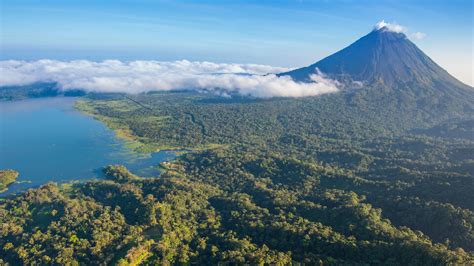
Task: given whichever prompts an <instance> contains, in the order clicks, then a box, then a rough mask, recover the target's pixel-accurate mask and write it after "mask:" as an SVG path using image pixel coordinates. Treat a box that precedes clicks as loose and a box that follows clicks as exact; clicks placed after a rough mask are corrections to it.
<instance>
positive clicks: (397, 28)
mask: <svg viewBox="0 0 474 266" xmlns="http://www.w3.org/2000/svg"><path fill="white" fill-rule="evenodd" d="M374 29H375V30H380V29H385V30H388V31H393V32H397V33H401V32H405V28H404V27H403V26H401V25H399V24H397V23H387V22H385V20H382V21H379V22H377V24H375V26H374Z"/></svg>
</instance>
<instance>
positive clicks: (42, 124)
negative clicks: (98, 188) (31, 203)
mask: <svg viewBox="0 0 474 266" xmlns="http://www.w3.org/2000/svg"><path fill="white" fill-rule="evenodd" d="M74 101H75V99H74V98H61V97H58V98H42V99H31V100H24V101H15V102H0V169H14V170H16V171H18V172H20V176H19V178H18V180H17V181H19V183H15V184H12V185H11V186H10V187H9V189H8V190H7V191H6V192H4V193H0V196H4V195H7V194H12V193H15V192H18V191H22V190H25V189H27V188H30V187H37V186H39V185H41V184H44V183H47V182H49V181H53V182H65V181H70V180H84V179H89V178H93V177H98V176H100V173H101V171H100V170H101V168H102V167H103V166H106V165H108V164H123V165H125V166H127V167H128V168H129V169H130V170H131V171H132V172H134V173H136V174H138V175H142V176H151V175H156V174H158V173H159V171H158V169H157V166H158V164H159V163H160V162H163V161H166V160H170V159H173V158H174V157H175V153H173V152H168V151H162V152H159V153H153V154H139V153H136V152H132V151H130V150H128V149H127V148H125V146H124V142H123V141H121V140H118V139H116V138H115V135H114V132H113V131H111V130H110V129H108V128H107V127H106V126H105V125H104V124H102V123H101V122H99V121H97V120H94V119H93V118H92V117H90V116H86V115H84V114H82V113H80V112H79V111H77V110H75V109H74Z"/></svg>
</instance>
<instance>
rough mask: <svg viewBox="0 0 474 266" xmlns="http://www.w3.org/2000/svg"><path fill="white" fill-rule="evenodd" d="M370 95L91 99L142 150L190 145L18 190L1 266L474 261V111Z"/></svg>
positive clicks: (93, 111) (88, 104)
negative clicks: (76, 178)
mask: <svg viewBox="0 0 474 266" xmlns="http://www.w3.org/2000/svg"><path fill="white" fill-rule="evenodd" d="M364 93H366V92H363V91H361V92H353V93H336V94H330V95H325V96H319V97H307V98H300V99H289V98H286V99H284V98H272V99H251V98H246V97H238V96H234V97H231V98H223V97H217V96H213V95H208V94H198V93H191V92H167V93H148V94H139V95H134V96H132V95H121V94H110V95H89V96H88V97H87V98H84V99H83V100H80V101H79V102H78V103H77V108H79V109H81V110H82V111H84V112H86V113H88V114H90V115H92V116H94V117H95V118H97V119H99V120H100V121H102V122H104V123H105V124H107V125H108V126H109V127H111V128H113V129H115V130H116V131H117V133H118V135H119V137H126V138H128V139H133V140H135V141H136V142H137V145H136V146H135V147H136V149H137V150H139V151H146V152H151V151H156V150H163V149H174V150H181V151H182V155H181V156H179V157H178V158H177V159H176V160H174V161H170V162H165V163H162V164H161V165H160V166H159V167H160V168H161V175H160V176H156V177H147V178H144V177H139V176H137V175H135V174H133V173H131V172H130V171H128V170H127V169H126V168H125V167H123V166H120V165H111V166H107V167H105V168H104V175H105V179H104V180H91V181H87V182H81V183H66V184H52V183H51V184H47V185H44V186H42V187H40V188H37V189H31V190H29V191H27V192H25V193H23V194H19V195H16V196H10V197H6V198H4V199H3V200H2V201H1V202H0V222H1V224H2V226H1V227H0V228H1V229H0V233H1V238H0V258H2V263H9V264H10V265H18V264H33V263H37V264H72V265H74V264H94V263H96V262H98V261H101V262H104V263H106V264H112V265H114V264H115V265H138V264H155V263H158V264H189V263H193V264H217V263H232V264H280V265H284V264H291V263H293V264H296V265H299V264H307V265H314V264H391V265H408V264H413V265H447V264H472V263H474V257H473V256H474V229H473V226H474V194H473V193H472V192H473V191H474V178H473V173H474V138H473V134H472V133H473V131H472V123H473V121H474V117H473V116H472V108H471V109H470V110H466V109H465V108H464V109H462V108H463V107H462V106H456V105H445V106H444V108H443V109H440V108H437V109H433V108H431V107H430V108H426V109H425V110H424V109H423V108H421V107H420V105H419V104H417V103H413V102H407V101H406V100H405V99H397V98H383V97H381V98H380V99H381V100H385V102H384V104H382V106H383V108H380V106H381V104H380V101H374V100H368V99H367V96H366V95H364ZM371 97H377V96H376V95H375V96H371ZM426 100H427V99H426ZM440 104H441V105H443V103H440ZM471 107H472V106H471ZM436 110H441V111H436ZM157 167H158V166H157Z"/></svg>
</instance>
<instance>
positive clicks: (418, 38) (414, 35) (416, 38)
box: [410, 31, 426, 40]
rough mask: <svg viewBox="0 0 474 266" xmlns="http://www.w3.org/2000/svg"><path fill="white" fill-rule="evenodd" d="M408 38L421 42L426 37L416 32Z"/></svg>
mask: <svg viewBox="0 0 474 266" xmlns="http://www.w3.org/2000/svg"><path fill="white" fill-rule="evenodd" d="M410 37H412V38H413V39H415V40H423V39H424V38H425V37H426V33H423V32H419V31H417V32H414V33H412V34H411V35H410Z"/></svg>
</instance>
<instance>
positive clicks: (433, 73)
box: [279, 27, 472, 94]
mask: <svg viewBox="0 0 474 266" xmlns="http://www.w3.org/2000/svg"><path fill="white" fill-rule="evenodd" d="M318 71H320V72H322V73H323V74H325V75H327V76H328V77H330V78H332V79H335V80H337V81H339V82H340V83H341V85H342V86H343V87H344V88H359V87H374V86H376V87H380V86H383V87H390V88H404V87H411V88H413V87H417V88H445V89H448V90H452V89H454V90H457V89H460V90H461V91H458V93H460V94H464V91H465V90H467V93H468V94H471V93H472V87H469V86H467V85H465V84H463V83H462V82H460V81H458V80H457V79H456V78H454V77H453V76H451V75H450V74H449V73H448V72H447V71H446V70H444V69H443V68H441V67H440V66H439V65H437V64H436V63H435V62H434V61H433V60H432V59H431V58H429V57H428V56H427V55H426V54H425V53H423V51H421V50H420V49H419V48H418V47H417V46H416V45H415V44H414V43H412V42H411V41H410V40H409V39H408V38H407V36H406V35H405V34H404V33H401V32H396V31H393V30H391V29H389V28H388V27H381V28H375V29H374V30H373V31H372V32H370V33H369V34H367V35H365V36H364V37H362V38H360V39H359V40H357V41H356V42H354V43H353V44H351V45H349V46H348V47H346V48H344V49H342V50H341V51H339V52H336V53H335V54H332V55H330V56H328V57H326V58H324V59H322V60H321V61H318V62H316V63H315V64H312V65H310V66H308V67H303V68H299V69H296V70H293V71H290V72H286V73H281V74H279V76H284V75H289V76H291V77H292V78H293V79H294V80H295V81H300V82H310V81H311V79H310V75H312V74H314V73H317V72H318ZM451 92H452V93H455V91H451Z"/></svg>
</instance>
